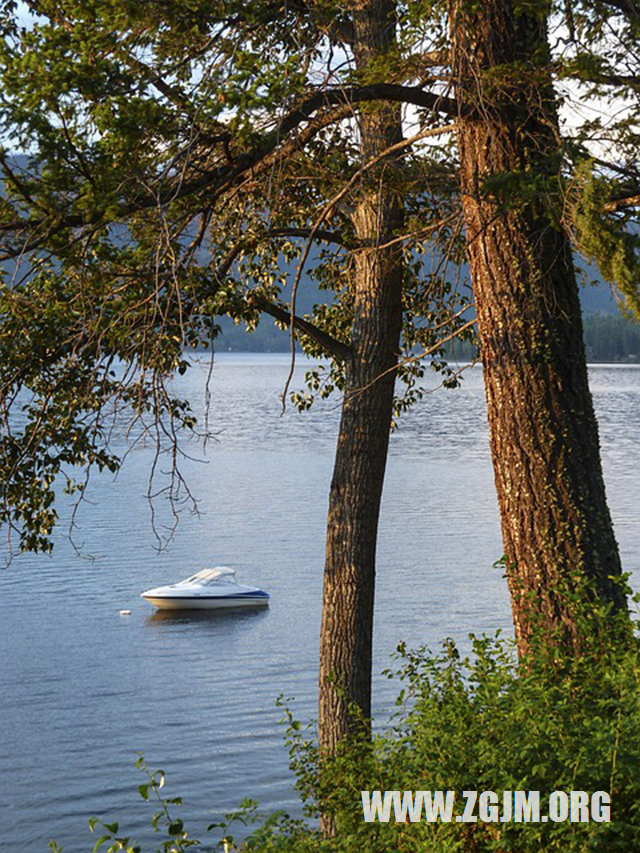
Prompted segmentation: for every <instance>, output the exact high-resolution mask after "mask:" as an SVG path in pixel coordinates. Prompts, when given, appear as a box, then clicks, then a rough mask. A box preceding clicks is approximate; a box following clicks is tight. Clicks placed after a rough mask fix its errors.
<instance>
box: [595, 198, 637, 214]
mask: <svg viewBox="0 0 640 853" xmlns="http://www.w3.org/2000/svg"><path fill="white" fill-rule="evenodd" d="M623 207H640V195H630V196H626V197H625V198H617V199H612V200H611V201H607V202H605V204H604V205H603V209H604V210H606V212H607V213H615V212H616V211H617V210H620V208H623Z"/></svg>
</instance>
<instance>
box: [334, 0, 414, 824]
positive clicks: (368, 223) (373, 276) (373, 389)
mask: <svg viewBox="0 0 640 853" xmlns="http://www.w3.org/2000/svg"><path fill="white" fill-rule="evenodd" d="M353 24H354V32H355V58H356V65H357V68H358V69H359V70H360V71H362V70H364V69H365V68H366V67H367V65H368V64H369V62H370V60H371V58H373V57H374V56H375V57H380V56H381V55H383V54H384V53H385V52H386V51H387V50H388V49H389V48H390V46H391V45H393V42H394V20H393V4H392V3H391V2H388V0H371V1H370V2H369V1H368V2H366V3H362V4H359V5H358V8H356V9H355V10H354V13H353ZM358 130H359V134H360V147H361V152H362V160H363V162H364V163H366V162H368V161H369V160H370V159H371V158H373V157H375V156H376V155H378V154H380V152H382V151H384V150H386V148H388V146H389V145H392V144H393V143H395V142H397V141H398V140H399V139H400V138H401V125H400V114H399V110H398V108H397V107H396V106H384V107H379V108H376V109H375V110H374V109H371V108H369V109H367V110H366V111H363V113H362V114H361V115H360V116H359V119H358ZM394 168H395V167H394V163H393V161H392V160H389V159H387V160H383V161H382V162H381V163H380V164H379V167H376V168H375V169H372V170H370V171H368V172H366V173H365V176H363V181H362V188H361V191H360V195H359V197H358V200H357V205H356V209H355V211H354V214H353V223H354V229H355V232H356V235H357V237H358V238H359V241H360V245H361V246H363V248H362V249H360V250H359V251H357V252H356V253H355V257H354V269H353V288H354V311H355V319H354V325H353V330H352V350H353V356H352V358H351V360H350V361H349V363H348V364H347V369H346V387H345V391H344V399H343V404H342V418H341V422H340V432H339V436H338V445H337V452H336V459H335V466H334V473H333V479H332V482H331V492H330V497H329V515H328V525H327V545H326V562H325V574H324V587H323V606H322V627H321V636H320V685H319V711H318V736H319V742H320V746H321V749H322V750H324V751H325V752H328V753H331V752H333V751H334V750H335V747H336V746H337V744H338V743H339V742H340V741H341V740H342V739H344V738H345V737H347V736H348V735H350V734H353V733H354V732H356V731H358V730H359V731H362V729H363V727H364V731H365V732H366V731H367V729H368V718H369V716H370V712H371V642H372V630H373V602H374V582H375V557H376V538H377V530H378V516H379V510H380V501H381V496H382V486H383V479H384V471H385V465H386V458H387V446H388V442H389V430H390V426H391V417H392V406H393V389H394V380H395V370H394V367H395V365H396V362H397V357H398V355H397V354H398V347H399V337H400V328H401V323H402V257H401V251H400V250H399V249H398V247H397V246H394V247H387V248H379V246H381V245H383V244H384V243H386V242H387V241H388V239H389V238H390V236H391V235H392V234H393V233H394V232H395V231H396V230H397V228H398V227H399V225H400V223H401V221H402V219H401V217H402V212H401V205H400V203H399V200H398V199H397V198H396V197H395V195H394V192H393V190H392V189H391V188H389V178H390V177H391V176H392V174H393V171H394ZM351 706H355V708H357V712H356V713H355V714H354V713H353V712H352V708H351ZM327 826H328V825H327V823H326V822H325V829H326V828H327Z"/></svg>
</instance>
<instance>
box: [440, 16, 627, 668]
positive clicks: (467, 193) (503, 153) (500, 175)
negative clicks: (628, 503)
mask: <svg viewBox="0 0 640 853" xmlns="http://www.w3.org/2000/svg"><path fill="white" fill-rule="evenodd" d="M543 7H544V8H543ZM518 8H519V9H520V11H518ZM523 8H524V4H517V3H515V2H511V0H486V2H483V3H473V4H472V3H467V2H465V0H459V2H458V0H456V1H455V2H453V3H452V6H451V9H450V23H451V36H452V65H453V73H454V80H455V83H456V88H457V95H458V102H459V104H460V105H461V109H460V117H459V120H458V146H459V156H460V175H461V187H462V199H463V208H464V215H465V222H466V231H467V242H468V257H469V263H470V267H471V278H472V284H473V291H474V296H475V301H476V307H477V316H478V336H479V342H480V350H481V355H482V363H483V368H484V381H485V389H486V398H487V407H488V419H489V427H490V436H491V452H492V456H493V465H494V472H495V482H496V488H497V494H498V503H499V509H500V517H501V523H502V534H503V539H504V549H505V557H506V567H507V577H508V582H509V587H510V592H511V598H512V608H513V619H514V625H515V633H516V640H517V643H518V650H519V652H520V654H521V655H522V654H525V653H526V652H527V649H528V648H529V645H530V640H531V636H532V631H534V630H535V628H536V626H539V627H540V628H541V629H542V630H543V632H544V633H545V635H546V636H547V637H549V636H551V635H552V634H553V635H555V636H556V637H557V638H558V640H559V642H562V643H567V644H568V645H569V647H571V648H576V647H579V646H580V645H581V644H582V642H583V641H584V639H585V638H584V637H582V636H581V629H580V625H579V624H578V617H577V612H578V608H576V603H577V602H580V601H582V602H584V601H589V600H591V599H596V600H598V599H600V600H603V601H605V602H612V603H613V604H614V606H615V607H616V608H623V607H624V606H625V598H624V594H623V592H622V591H621V587H620V585H619V584H616V583H615V580H614V579H618V578H619V576H620V572H621V568H620V558H619V554H618V548H617V544H616V541H615V537H614V533H613V527H612V523H611V518H610V515H609V510H608V507H607V503H606V498H605V489H604V483H603V478H602V471H601V465H600V451H599V442H598V430H597V424H596V420H595V416H594V411H593V405H592V400H591V395H590V392H589V388H588V384H587V370H586V360H585V353H584V346H583V340H582V320H581V313H580V304H579V299H578V289H577V285H576V279H575V273H574V267H573V260H572V254H571V247H570V244H569V241H568V239H567V237H566V235H565V234H564V233H563V231H562V229H561V227H560V225H559V219H560V211H561V197H562V193H561V178H560V175H559V168H560V167H559V158H558V151H559V134H558V119H557V112H556V104H555V102H554V94H553V88H552V85H551V81H550V77H549V72H548V67H549V66H548V58H549V51H548V41H547V32H546V12H547V9H546V6H545V4H541V7H540V9H539V10H538V13H537V14H534V12H532V11H529V13H523V11H522V10H523ZM528 8H529V10H531V8H532V7H531V6H530V5H529V7H528Z"/></svg>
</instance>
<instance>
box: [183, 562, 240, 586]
mask: <svg viewBox="0 0 640 853" xmlns="http://www.w3.org/2000/svg"><path fill="white" fill-rule="evenodd" d="M234 575H235V569H231V568H229V566H218V567H217V568H215V569H201V570H200V571H199V572H196V574H195V575H192V576H191V577H190V578H187V579H186V580H184V581H180V584H184V585H185V586H187V585H189V586H191V585H194V584H197V585H198V586H211V585H212V584H216V583H235V577H234Z"/></svg>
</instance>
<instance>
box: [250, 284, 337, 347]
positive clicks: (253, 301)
mask: <svg viewBox="0 0 640 853" xmlns="http://www.w3.org/2000/svg"><path fill="white" fill-rule="evenodd" d="M247 302H248V303H249V305H252V306H255V307H256V308H258V309H259V310H260V311H263V312H264V313H265V314H269V315H270V316H271V317H273V318H274V319H276V320H278V321H280V322H281V323H286V324H287V325H288V326H291V325H293V328H294V329H296V331H298V332H302V333H303V334H305V335H308V336H309V337H310V338H313V340H314V341H315V342H316V343H317V344H319V345H320V346H321V347H322V348H323V349H324V350H326V351H327V352H328V353H330V354H331V355H333V356H335V358H337V359H338V360H339V361H348V360H349V359H350V358H351V357H352V355H353V352H352V350H351V347H350V346H348V345H347V344H344V343H342V341H339V340H337V338H334V337H332V336H331V335H329V334H328V333H327V332H324V331H323V330H322V329H319V328H318V327H317V326H315V325H314V324H313V323H310V322H309V321H308V320H304V319H303V318H302V317H298V316H297V315H295V314H294V315H293V317H292V316H291V314H290V312H289V311H287V310H286V309H285V308H281V307H280V306H279V305H276V304H275V303H274V302H269V301H268V300H267V299H264V298H263V297H260V296H258V295H256V294H249V295H248V296H247Z"/></svg>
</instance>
